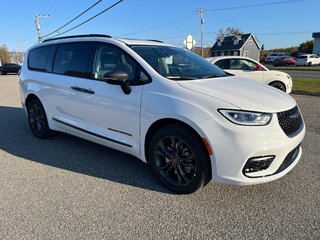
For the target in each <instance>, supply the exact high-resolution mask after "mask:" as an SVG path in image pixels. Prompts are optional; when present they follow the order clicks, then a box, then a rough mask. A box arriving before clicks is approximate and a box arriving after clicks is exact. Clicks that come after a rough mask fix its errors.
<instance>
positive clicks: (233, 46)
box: [210, 33, 261, 61]
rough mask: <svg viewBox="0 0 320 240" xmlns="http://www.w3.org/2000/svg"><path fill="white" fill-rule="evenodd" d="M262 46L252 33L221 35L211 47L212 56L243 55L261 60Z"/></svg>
mask: <svg viewBox="0 0 320 240" xmlns="http://www.w3.org/2000/svg"><path fill="white" fill-rule="evenodd" d="M260 50H261V48H260V46H259V44H258V42H257V40H256V38H255V37H254V35H253V34H252V33H248V34H242V35H235V36H228V37H221V38H219V39H218V40H217V41H216V43H215V44H214V45H213V46H212V48H211V49H210V52H211V57H217V56H243V57H249V58H252V59H255V60H257V61H259V58H260Z"/></svg>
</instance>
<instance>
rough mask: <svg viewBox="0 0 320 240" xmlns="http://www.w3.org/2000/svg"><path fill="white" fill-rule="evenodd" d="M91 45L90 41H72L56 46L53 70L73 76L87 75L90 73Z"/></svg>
mask: <svg viewBox="0 0 320 240" xmlns="http://www.w3.org/2000/svg"><path fill="white" fill-rule="evenodd" d="M91 49H92V45H91V44H90V43H84V42H83V43H72V44H62V45H59V46H58V50H57V54H56V58H55V61H54V67H53V72H54V73H58V74H64V75H69V76H74V77H87V78H89V77H90V76H91V74H90V70H89V69H90V66H89V65H90V59H91Z"/></svg>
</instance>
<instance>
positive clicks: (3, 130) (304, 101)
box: [0, 75, 320, 240]
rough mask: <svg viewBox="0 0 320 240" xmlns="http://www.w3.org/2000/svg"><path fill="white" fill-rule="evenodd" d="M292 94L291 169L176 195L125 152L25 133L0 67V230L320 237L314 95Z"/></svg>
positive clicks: (13, 233) (11, 81) (319, 107)
mask: <svg viewBox="0 0 320 240" xmlns="http://www.w3.org/2000/svg"><path fill="white" fill-rule="evenodd" d="M292 96H293V97H294V98H295V99H296V101H297V102H298V104H299V106H300V108H301V111H302V113H303V116H304V119H305V122H306V126H307V131H306V137H305V140H304V142H303V144H302V147H303V155H302V158H301V160H300V162H299V163H298V165H297V166H296V167H295V168H294V169H293V170H292V171H291V172H290V173H289V174H287V175H286V176H285V177H283V178H281V179H279V180H277V181H274V182H271V183H267V184H261V185H255V186H242V187H240V186H228V185H219V184H214V183H210V184H209V185H207V186H206V187H205V188H204V189H202V190H200V191H199V192H197V193H195V194H191V195H175V194H174V193H172V192H170V191H168V190H167V189H166V188H164V187H163V186H162V185H161V184H160V183H159V182H158V181H157V179H156V178H155V176H154V175H153V174H152V172H151V169H150V167H149V166H148V165H146V164H144V163H142V162H140V161H139V160H138V159H136V158H134V157H131V156H129V155H127V154H124V153H121V152H118V151H114V150H111V149H108V148H105V147H102V146H99V145H96V144H94V143H90V142H87V141H84V140H81V139H78V138H75V137H72V136H69V135H66V134H56V135H55V136H54V137H52V138H50V139H46V140H39V139H36V138H35V137H33V136H32V134H31V131H30V130H29V127H28V124H27V119H26V116H25V113H24V111H23V110H22V108H21V105H20V99H19V90H18V77H17V76H15V75H11V76H0V236H1V237H0V238H1V239H30V240H31V239H32V240H35V239H90V240H91V239H246V240H248V239H259V240H260V239H281V240H283V239H290V240H291V239H304V240H306V239H307V240H308V239H312V240H313V239H320V174H319V172H320V159H319V156H320V121H319V117H320V97H312V96H302V95H292ZM230 151H232V149H230Z"/></svg>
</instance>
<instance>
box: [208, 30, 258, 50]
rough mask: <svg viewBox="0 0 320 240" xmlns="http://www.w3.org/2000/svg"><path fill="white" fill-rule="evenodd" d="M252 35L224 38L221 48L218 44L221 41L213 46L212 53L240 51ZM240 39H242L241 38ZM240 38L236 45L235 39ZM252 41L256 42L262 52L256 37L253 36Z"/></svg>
mask: <svg viewBox="0 0 320 240" xmlns="http://www.w3.org/2000/svg"><path fill="white" fill-rule="evenodd" d="M251 35H252V34H251V33H247V34H242V35H241V36H228V37H224V38H223V41H222V44H221V46H218V42H219V41H221V40H220V39H219V40H217V41H216V42H215V44H214V45H213V46H212V48H211V49H210V51H226V50H228V51H230V50H240V49H241V48H242V47H243V45H244V44H245V43H246V42H247V40H248V39H249V38H250V37H251ZM239 37H240V38H239ZM235 38H238V39H239V42H238V44H236V45H235V44H234V41H233V40H234V39H235ZM252 39H253V40H254V41H255V44H256V45H257V47H258V48H259V50H260V47H259V44H258V43H257V41H256V39H255V37H254V36H252Z"/></svg>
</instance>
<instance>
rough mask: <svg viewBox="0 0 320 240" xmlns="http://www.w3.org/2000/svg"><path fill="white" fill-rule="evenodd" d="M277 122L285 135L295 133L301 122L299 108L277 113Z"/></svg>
mask: <svg viewBox="0 0 320 240" xmlns="http://www.w3.org/2000/svg"><path fill="white" fill-rule="evenodd" d="M277 116H278V121H279V124H280V126H281V128H282V130H283V131H284V133H285V134H286V135H287V136H290V135H292V134H294V133H296V132H297V131H298V130H299V129H300V127H301V126H302V124H303V121H302V117H301V114H300V111H299V108H298V107H297V106H295V107H294V108H292V109H290V110H288V111H284V112H280V113H277Z"/></svg>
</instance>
